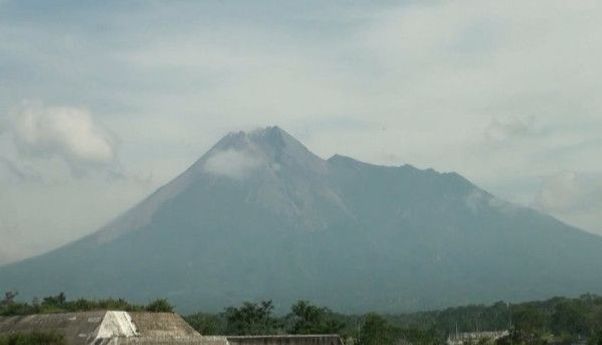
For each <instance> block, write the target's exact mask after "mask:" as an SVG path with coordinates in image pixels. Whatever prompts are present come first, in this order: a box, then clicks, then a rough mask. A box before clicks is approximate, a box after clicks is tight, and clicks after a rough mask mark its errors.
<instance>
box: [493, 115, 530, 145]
mask: <svg viewBox="0 0 602 345" xmlns="http://www.w3.org/2000/svg"><path fill="white" fill-rule="evenodd" d="M534 121H535V120H534V118H532V117H531V118H529V119H527V120H525V119H520V118H518V117H515V116H513V117H508V118H503V119H497V118H494V119H492V120H491V122H490V123H489V125H487V128H486V129H485V138H486V139H487V140H489V141H492V142H504V141H506V140H510V139H514V138H517V137H521V136H526V135H529V134H532V133H533V125H534Z"/></svg>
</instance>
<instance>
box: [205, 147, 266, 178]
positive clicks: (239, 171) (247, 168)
mask: <svg viewBox="0 0 602 345" xmlns="http://www.w3.org/2000/svg"><path fill="white" fill-rule="evenodd" d="M262 162H263V160H262V159H261V157H258V156H256V155H255V154H254V153H253V152H251V151H249V150H234V149H227V150H224V151H218V152H215V153H213V154H212V155H211V156H210V157H209V158H208V159H207V161H206V162H205V164H204V165H203V170H204V171H206V172H208V173H210V174H213V175H220V176H227V177H230V178H233V179H243V178H245V177H247V176H248V175H249V174H251V173H252V172H253V171H255V170H257V169H258V168H259V167H260V166H261V164H262Z"/></svg>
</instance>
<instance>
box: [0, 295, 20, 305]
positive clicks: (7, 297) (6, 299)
mask: <svg viewBox="0 0 602 345" xmlns="http://www.w3.org/2000/svg"><path fill="white" fill-rule="evenodd" d="M18 294H19V293H18V292H17V291H6V292H5V293H4V299H2V301H0V305H1V306H3V305H9V304H12V303H14V302H15V297H17V295H18Z"/></svg>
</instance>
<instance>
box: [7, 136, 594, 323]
mask: <svg viewBox="0 0 602 345" xmlns="http://www.w3.org/2000/svg"><path fill="white" fill-rule="evenodd" d="M601 262H602V237H598V236H595V235H592V234H588V233H586V232H584V231H581V230H578V229H576V228H573V227H570V226H568V225H566V224H563V223H562V222H560V221H558V220H556V219H554V218H552V217H550V216H548V215H545V214H541V213H539V212H537V211H535V210H532V209H529V208H523V207H519V206H516V205H513V204H510V203H507V202H504V201H502V200H500V199H498V198H496V197H494V196H492V195H490V194H489V193H487V192H485V191H483V190H481V189H479V188H478V187H477V186H475V185H473V184H472V183H471V182H469V181H468V180H466V179H465V178H463V177H462V176H460V175H458V174H456V173H438V172H436V171H434V170H431V169H428V170H420V169H416V168H414V167H412V166H409V165H404V166H400V167H386V166H377V165H371V164H366V163H362V162H359V161H356V160H354V159H352V158H348V157H344V156H339V155H335V156H333V157H331V158H330V159H328V160H323V159H321V158H320V157H318V156H316V155H314V154H313V153H311V152H310V151H309V150H308V149H307V148H306V147H304V146H303V145H302V144H301V143H300V142H298V141H297V140H296V139H295V138H293V137H291V136H290V135H289V134H287V133H286V132H285V131H283V130H281V129H280V128H278V127H270V128H266V129H261V130H257V131H253V132H249V133H245V132H238V133H231V134H229V135H227V136H226V137H224V138H223V139H222V140H220V141H219V142H218V143H217V144H216V145H215V146H214V147H213V148H211V150H210V151H209V152H207V153H206V154H205V155H204V156H203V157H201V158H200V159H199V160H198V161H197V162H195V163H194V164H193V165H192V166H191V167H190V168H189V169H187V170H186V171H185V172H184V173H182V174H181V175H180V176H178V177H177V178H175V179H174V180H173V181H171V182H169V183H168V184H167V185H165V186H163V187H161V188H160V189H158V190H157V191H156V192H155V193H153V194H152V195H151V196H150V197H148V198H147V199H146V200H144V201H142V202H141V203H140V204H138V205H137V206H136V207H134V208H132V209H131V210H129V211H127V212H126V213H124V214H123V215H121V216H120V217H118V218H117V219H115V220H114V221H113V222H111V223H110V224H108V225H107V226H105V227H104V228H102V229H100V230H99V231H97V232H96V233H94V234H92V235H90V236H87V237H85V238H83V239H81V240H78V241H76V242H74V243H71V244H69V245H66V246H64V247H62V248H59V249H57V250H54V251H52V252H50V253H47V254H44V255H41V256H38V257H34V258H31V259H28V260H25V261H21V262H18V263H14V264H10V265H7V266H4V267H1V268H0V290H7V289H17V290H18V291H19V292H20V293H21V296H22V297H33V296H46V295H49V294H55V293H58V292H59V291H64V292H66V293H67V295H68V296H71V297H77V296H86V297H105V296H120V297H124V298H128V299H132V300H134V301H148V300H149V299H151V298H154V297H159V296H160V297H167V298H169V299H170V300H171V301H172V302H173V303H175V304H176V306H177V308H178V309H179V310H180V311H183V312H188V311H192V310H198V309H203V310H206V311H217V310H221V308H223V307H225V306H229V305H233V304H238V303H240V302H241V301H243V300H259V299H273V300H274V302H275V303H276V304H277V305H278V306H280V307H281V308H284V307H288V305H289V304H290V303H292V302H293V301H295V300H297V299H300V298H303V299H309V300H311V301H313V302H315V303H319V304H322V305H327V306H329V307H331V308H334V309H336V310H339V311H345V312H364V311H368V310H376V311H385V312H396V311H407V310H417V309H428V308H438V307H443V306H449V305H459V304H467V303H479V302H483V303H486V302H493V301H497V300H501V299H504V300H511V301H519V300H529V299H535V298H544V297H549V296H553V295H575V294H579V293H583V292H593V293H600V292H602V265H600V263H601Z"/></svg>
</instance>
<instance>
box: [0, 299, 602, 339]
mask: <svg viewBox="0 0 602 345" xmlns="http://www.w3.org/2000/svg"><path fill="white" fill-rule="evenodd" d="M15 297H16V294H14V293H7V294H6V295H5V297H4V299H3V300H1V301H0V315H1V316H7V315H26V314H34V313H54V312H74V311H87V310H99V309H111V310H126V311H151V312H171V311H172V310H173V307H172V306H171V305H170V304H169V302H168V301H167V300H165V299H158V300H155V301H153V302H151V303H149V304H147V305H140V304H132V303H129V302H127V301H125V300H123V299H104V300H86V299H77V300H73V301H68V300H67V299H66V297H65V295H64V294H62V293H61V294H59V295H57V296H50V297H45V298H43V299H34V300H33V301H32V302H31V303H22V302H17V301H15ZM184 318H185V319H186V321H187V322H188V323H189V324H190V325H191V326H192V327H194V328H195V329H196V330H197V331H199V332H200V333H201V334H203V335H260V334H265V335H271V334H335V333H336V334H340V335H341V336H342V338H343V339H344V340H345V342H346V343H347V344H356V345H373V344H374V345H376V344H379V345H396V344H415V345H434V344H444V343H445V342H446V340H447V338H448V337H449V336H450V335H451V336H453V335H454V334H455V333H456V332H477V331H496V330H498V331H499V330H508V331H509V336H507V337H505V338H502V339H499V340H497V342H496V343H497V344H496V345H520V344H525V345H526V344H537V345H543V344H559V345H560V344H566V345H569V344H575V343H581V344H588V345H602V297H600V296H596V295H590V294H587V295H583V296H580V297H578V298H562V297H557V298H552V299H548V300H545V301H537V302H526V303H516V304H509V303H504V302H497V303H494V304H492V305H470V306H463V307H455V308H447V309H444V310H437V311H426V312H416V313H405V314H398V315H386V314H375V313H368V314H364V315H346V314H341V313H336V312H334V311H332V310H330V309H328V308H326V307H322V306H317V305H314V304H312V303H310V302H308V301H298V302H297V303H295V304H293V305H292V306H291V307H290V310H289V312H288V313H287V314H285V315H276V314H275V313H274V305H273V303H272V302H271V301H261V302H258V303H252V302H245V303H243V304H241V305H240V306H232V307H228V308H225V309H224V310H223V311H222V312H221V313H203V312H199V313H195V314H192V315H188V316H184ZM17 340H18V339H17ZM26 340H27V338H20V341H26ZM30 340H31V339H30ZM6 341H7V339H2V338H0V345H5V344H8V343H6ZM11 341H13V342H11V343H10V344H17V343H15V342H14V341H15V339H12V340H11ZM3 342H4V343H3ZM465 344H466V343H465Z"/></svg>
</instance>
